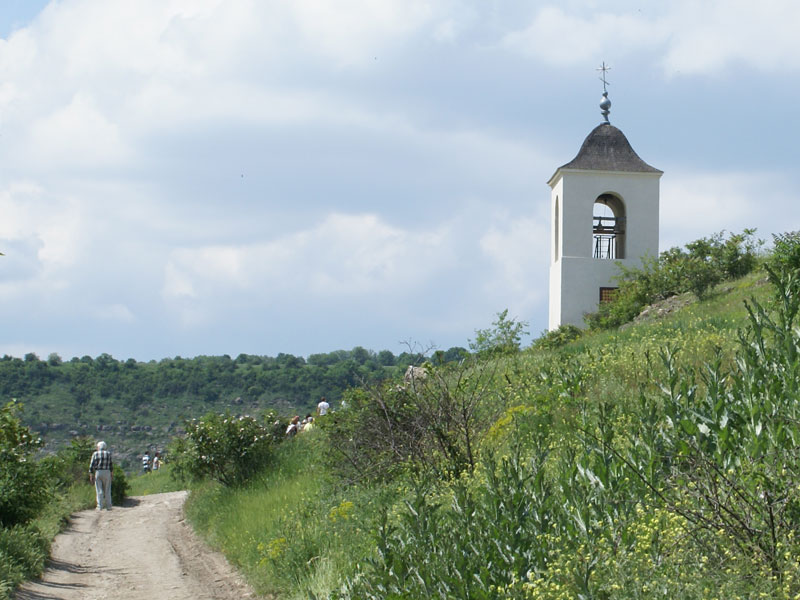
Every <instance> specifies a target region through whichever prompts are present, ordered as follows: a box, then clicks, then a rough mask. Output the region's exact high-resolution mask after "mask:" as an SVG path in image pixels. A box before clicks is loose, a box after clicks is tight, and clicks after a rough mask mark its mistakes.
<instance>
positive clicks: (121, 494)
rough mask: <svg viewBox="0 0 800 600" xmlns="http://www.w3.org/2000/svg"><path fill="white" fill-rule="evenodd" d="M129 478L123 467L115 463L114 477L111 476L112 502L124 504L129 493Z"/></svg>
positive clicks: (119, 504)
mask: <svg viewBox="0 0 800 600" xmlns="http://www.w3.org/2000/svg"><path fill="white" fill-rule="evenodd" d="M128 487H129V486H128V479H127V478H126V477H125V471H124V470H123V469H122V467H118V466H117V465H114V472H113V477H112V478H111V504H113V505H114V506H122V504H123V502H125V497H126V496H127V495H128Z"/></svg>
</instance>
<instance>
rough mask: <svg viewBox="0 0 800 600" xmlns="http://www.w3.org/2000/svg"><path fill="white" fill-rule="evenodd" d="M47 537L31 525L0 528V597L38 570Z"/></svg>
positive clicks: (41, 563) (34, 574)
mask: <svg viewBox="0 0 800 600" xmlns="http://www.w3.org/2000/svg"><path fill="white" fill-rule="evenodd" d="M49 547H50V542H49V540H48V539H47V538H46V537H45V536H44V535H43V534H42V532H41V531H39V530H38V529H37V528H36V527H33V526H32V525H15V526H14V527H10V528H8V529H3V528H0V599H2V600H5V599H6V598H9V597H10V594H11V591H12V590H13V589H14V587H16V586H17V585H18V584H19V583H21V582H23V581H25V580H26V579H30V578H31V577H35V576H36V575H38V574H39V573H41V570H42V567H43V566H44V562H45V559H46V557H47V554H48V550H49Z"/></svg>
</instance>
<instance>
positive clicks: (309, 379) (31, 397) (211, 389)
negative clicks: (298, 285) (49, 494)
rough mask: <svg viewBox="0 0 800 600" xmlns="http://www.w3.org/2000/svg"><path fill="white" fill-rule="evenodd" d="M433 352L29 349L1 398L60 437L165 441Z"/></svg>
mask: <svg viewBox="0 0 800 600" xmlns="http://www.w3.org/2000/svg"><path fill="white" fill-rule="evenodd" d="M466 352H467V351H466V350H465V349H464V348H459V347H454V348H450V349H449V350H447V351H439V352H436V353H435V354H434V357H433V360H435V361H437V362H440V363H445V362H450V361H455V360H460V358H461V357H462V356H463V355H464V354H465V353H466ZM429 359H430V357H428V356H426V354H425V353H424V352H420V351H416V350H415V349H410V350H409V351H407V352H402V353H400V354H399V355H395V354H394V353H392V352H391V351H389V350H382V351H380V352H373V351H370V350H367V349H365V348H363V347H360V346H357V347H355V348H353V349H352V350H337V351H334V352H329V353H319V354H312V355H310V356H308V358H304V357H302V356H294V355H292V354H286V353H280V354H278V355H277V356H274V357H273V356H257V355H249V354H240V355H238V356H237V357H236V358H231V357H230V356H228V355H223V356H198V357H195V358H182V357H180V356H178V357H175V358H165V359H163V360H160V361H155V360H151V361H149V362H139V361H136V360H134V359H132V358H129V359H127V360H117V359H115V358H114V357H112V356H111V355H109V354H101V355H99V356H97V357H96V358H92V357H90V356H84V357H82V358H77V357H75V358H72V359H71V360H66V361H65V360H62V359H61V357H60V356H59V355H57V354H50V355H49V356H48V357H47V358H46V359H40V358H39V357H38V356H37V355H36V354H34V353H28V354H26V355H25V356H24V357H23V358H16V357H12V356H8V355H6V356H3V357H2V358H0V395H2V397H3V398H6V399H10V398H14V399H17V400H18V401H19V402H21V404H22V405H23V406H24V413H23V419H24V421H25V423H26V424H28V425H30V426H31V427H33V428H34V429H36V430H37V431H39V432H40V433H43V434H45V437H46V438H49V439H51V440H52V441H54V442H55V441H57V442H58V443H59V444H60V443H63V439H64V438H67V437H69V436H70V435H71V436H72V437H74V436H75V435H76V432H77V434H82V435H93V434H94V432H95V431H104V430H106V429H108V428H113V429H114V431H120V430H122V431H124V433H125V435H126V436H128V437H132V439H131V440H130V441H131V445H134V444H137V445H139V446H141V444H143V443H147V442H149V441H152V442H153V443H155V444H159V443H160V442H161V441H162V440H161V439H160V438H161V437H163V438H164V439H163V441H164V442H165V441H166V440H167V439H168V438H169V437H171V436H172V435H174V433H175V430H176V428H178V429H180V423H181V422H182V421H183V420H184V419H187V418H192V417H196V416H200V415H202V414H205V413H206V412H208V411H219V410H224V409H225V408H226V407H229V406H230V405H232V404H233V405H238V407H237V408H236V410H242V411H250V412H258V411H260V410H264V409H267V408H273V409H276V410H277V411H278V412H299V411H306V410H310V409H312V408H313V407H314V406H315V405H316V403H317V402H318V401H319V398H320V397H322V396H325V397H327V398H328V399H329V400H331V401H334V402H335V401H338V399H339V398H340V397H341V394H342V393H343V391H344V390H346V389H348V388H350V387H353V386H358V385H361V384H364V383H370V382H376V381H381V380H384V379H389V378H393V377H397V376H400V375H402V373H403V372H404V371H405V369H406V368H407V367H408V366H409V365H415V364H420V363H421V362H423V361H425V360H429ZM142 429H145V431H140V430H142ZM153 431H154V432H155V433H152V432H153ZM148 436H150V437H153V439H152V440H148ZM55 447H56V446H53V448H55Z"/></svg>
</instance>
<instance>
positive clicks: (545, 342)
mask: <svg viewBox="0 0 800 600" xmlns="http://www.w3.org/2000/svg"><path fill="white" fill-rule="evenodd" d="M582 335H583V330H582V329H581V328H580V327H577V326H576V325H570V324H566V325H561V326H560V327H559V328H558V329H554V330H552V331H545V332H544V333H542V335H541V336H540V337H539V339H538V340H536V341H535V342H533V344H532V346H533V347H534V348H543V349H545V350H555V349H557V348H561V347H562V346H565V345H567V344H569V343H570V342H574V341H575V340H577V339H578V338H580V337H581V336H582Z"/></svg>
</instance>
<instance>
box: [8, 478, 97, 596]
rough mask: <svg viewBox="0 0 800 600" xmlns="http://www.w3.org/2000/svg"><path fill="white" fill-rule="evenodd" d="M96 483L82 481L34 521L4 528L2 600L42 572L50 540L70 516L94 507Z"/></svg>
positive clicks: (49, 504)
mask: <svg viewBox="0 0 800 600" xmlns="http://www.w3.org/2000/svg"><path fill="white" fill-rule="evenodd" d="M94 502H95V496H94V486H91V485H88V484H85V483H81V484H75V485H73V486H71V487H70V488H69V489H68V490H67V491H66V492H65V493H64V494H60V495H57V496H56V497H55V498H54V501H52V502H50V503H48V504H47V506H46V507H45V508H44V510H43V511H42V513H41V514H40V515H39V516H38V517H37V518H36V519H34V520H33V521H32V522H31V523H30V524H28V525H27V526H24V527H15V528H12V529H3V528H0V600H8V599H9V598H11V593H12V590H13V589H14V588H15V587H16V586H17V585H19V584H20V583H22V582H23V581H26V580H28V579H33V578H35V577H38V576H39V575H41V573H42V570H43V569H44V565H45V561H46V560H47V557H48V555H49V553H50V542H51V540H52V539H53V538H55V536H56V535H57V534H58V533H60V532H61V531H62V530H63V529H64V528H65V527H66V526H67V524H68V523H69V515H71V514H72V513H74V512H76V511H79V510H83V509H87V508H91V507H92V506H94Z"/></svg>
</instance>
